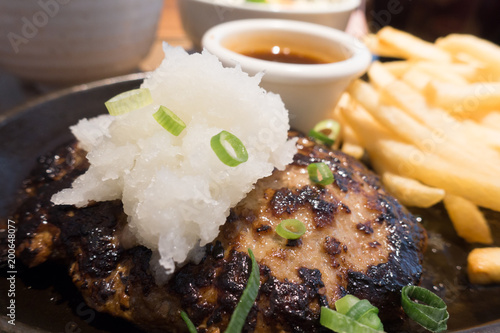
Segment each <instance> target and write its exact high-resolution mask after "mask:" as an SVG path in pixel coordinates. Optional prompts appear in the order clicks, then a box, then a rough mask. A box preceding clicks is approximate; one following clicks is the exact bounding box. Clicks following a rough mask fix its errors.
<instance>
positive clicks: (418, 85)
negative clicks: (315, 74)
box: [334, 27, 500, 283]
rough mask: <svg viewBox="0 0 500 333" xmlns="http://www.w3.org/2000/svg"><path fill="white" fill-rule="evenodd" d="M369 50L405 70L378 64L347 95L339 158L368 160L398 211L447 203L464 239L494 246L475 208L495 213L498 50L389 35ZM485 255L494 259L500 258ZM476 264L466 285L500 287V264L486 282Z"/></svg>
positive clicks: (499, 151) (469, 39)
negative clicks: (402, 207)
mask: <svg viewBox="0 0 500 333" xmlns="http://www.w3.org/2000/svg"><path fill="white" fill-rule="evenodd" d="M365 42H366V44H367V45H368V47H369V48H370V49H371V51H372V52H373V53H374V54H377V55H380V56H384V57H391V58H398V59H402V60H398V61H390V62H384V63H381V62H374V63H373V64H372V66H371V67H370V69H369V71H368V78H369V82H366V81H363V80H357V81H355V82H353V83H352V84H351V86H350V87H349V88H348V90H347V92H346V93H345V94H344V96H343V97H342V99H341V101H340V103H339V105H338V107H337V108H336V110H335V111H334V118H335V119H337V120H338V121H339V122H340V123H341V125H342V137H341V139H342V140H343V145H342V148H341V149H342V150H343V151H344V152H346V153H348V154H351V155H353V156H355V157H360V156H362V155H363V154H364V153H365V152H366V153H367V154H368V156H369V158H370V161H371V163H372V165H373V167H374V169H375V170H376V171H377V172H378V173H379V174H380V175H381V178H382V181H383V183H384V185H385V186H386V188H387V189H388V190H389V191H390V192H392V194H394V195H395V196H396V197H397V198H398V199H399V200H400V201H401V202H402V203H403V204H405V205H407V206H416V207H430V206H433V205H435V204H437V203H438V202H441V201H443V203H444V206H445V208H446V210H447V212H448V215H449V217H450V219H451V221H452V223H453V226H454V228H455V230H456V232H457V234H458V235H459V236H460V237H462V238H464V239H465V240H466V241H468V242H471V243H480V244H492V243H493V239H492V235H491V230H490V226H489V225H488V222H487V220H486V219H485V217H484V215H483V213H482V212H481V210H480V209H479V207H485V208H489V209H492V210H496V211H500V177H499V176H500V47H498V46H497V45H495V44H493V43H490V42H488V41H485V40H482V39H479V38H477V37H474V36H471V35H457V34H453V35H449V36H447V37H443V38H440V39H438V40H437V41H436V42H435V43H429V42H426V41H423V40H421V39H419V38H417V37H415V36H412V35H410V34H408V33H405V32H402V31H399V30H396V29H394V28H391V27H385V28H383V29H381V30H380V31H379V32H378V33H377V34H374V35H369V36H368V37H367V38H366V40H365ZM482 250H486V251H490V253H489V258H500V248H494V247H491V248H487V249H482ZM483 257H484V256H483ZM486 257H488V255H487V256H486ZM474 258H481V256H475V257H469V267H468V269H469V277H470V279H471V281H474V282H480V283H491V282H497V283H500V260H493V261H492V263H488V264H487V266H488V268H487V269H493V270H494V271H495V270H496V274H495V273H494V274H490V275H488V274H486V275H487V276H490V278H484V276H485V274H484V270H482V269H478V265H479V266H480V265H483V266H484V264H485V261H484V260H482V261H481V260H479V259H474ZM490 261H491V260H490ZM478 271H481V273H480V274H482V275H481V276H482V277H481V278H478V276H477V273H475V272H478Z"/></svg>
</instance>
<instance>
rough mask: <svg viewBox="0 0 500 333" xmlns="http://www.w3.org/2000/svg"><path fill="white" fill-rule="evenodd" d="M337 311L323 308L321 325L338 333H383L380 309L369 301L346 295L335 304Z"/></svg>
mask: <svg viewBox="0 0 500 333" xmlns="http://www.w3.org/2000/svg"><path fill="white" fill-rule="evenodd" d="M335 308H336V309H337V311H334V310H331V309H328V308H326V307H322V308H321V316H320V323H321V325H323V326H325V327H327V328H329V329H331V330H333V331H335V332H338V333H342V332H345V333H351V332H352V333H358V332H361V333H365V332H366V333H374V332H383V330H384V326H383V325H382V322H381V321H380V318H379V317H378V309H377V308H376V307H375V306H373V305H371V304H370V302H369V301H367V300H360V299H359V298H357V297H356V296H353V295H346V296H344V297H342V298H341V299H339V300H337V301H336V302H335Z"/></svg>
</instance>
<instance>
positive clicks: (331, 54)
mask: <svg viewBox="0 0 500 333" xmlns="http://www.w3.org/2000/svg"><path fill="white" fill-rule="evenodd" d="M223 44H224V46H225V47H227V48H228V49H230V50H232V51H234V52H236V53H239V54H241V55H244V56H247V57H251V58H255V59H260V60H266V61H272V62H279V63H286V64H302V65H320V64H331V63H335V62H339V61H344V60H346V59H347V58H348V57H349V56H348V55H346V54H345V52H344V53H343V52H342V50H341V49H339V46H338V45H332V43H331V42H329V41H325V40H320V39H318V38H316V39H314V38H310V37H309V36H302V35H300V34H286V33H274V34H273V33H271V34H269V33H267V34H264V33H248V34H246V35H238V38H234V37H233V38H227V39H226V40H225V41H224V42H223Z"/></svg>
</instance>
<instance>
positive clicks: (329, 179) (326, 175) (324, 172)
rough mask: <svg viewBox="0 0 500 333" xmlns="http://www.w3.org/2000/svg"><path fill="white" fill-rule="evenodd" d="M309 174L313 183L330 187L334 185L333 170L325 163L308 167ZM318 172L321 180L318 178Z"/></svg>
mask: <svg viewBox="0 0 500 333" xmlns="http://www.w3.org/2000/svg"><path fill="white" fill-rule="evenodd" d="M307 172H308V173H309V179H311V181H313V182H315V183H317V184H320V185H329V184H331V183H333V180H334V179H333V173H332V170H330V168H329V167H328V165H326V164H325V163H323V162H320V163H311V164H309V165H308V166H307ZM318 172H319V174H320V176H321V179H319V177H318Z"/></svg>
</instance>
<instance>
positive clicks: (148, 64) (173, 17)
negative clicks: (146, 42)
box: [140, 0, 192, 71]
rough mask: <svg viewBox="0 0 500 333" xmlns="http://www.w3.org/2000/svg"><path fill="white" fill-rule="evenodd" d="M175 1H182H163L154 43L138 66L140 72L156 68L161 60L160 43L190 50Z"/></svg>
mask: <svg viewBox="0 0 500 333" xmlns="http://www.w3.org/2000/svg"><path fill="white" fill-rule="evenodd" d="M177 1H182V0H165V4H164V6H163V11H162V14H161V18H160V22H159V24H158V31H157V33H156V41H155V42H154V44H153V46H152V47H151V51H150V52H149V54H148V56H147V57H146V58H145V59H144V60H143V61H142V63H141V64H140V69H141V70H144V71H150V70H153V69H155V68H156V67H158V65H159V64H160V63H161V60H162V59H163V51H162V43H163V42H164V41H165V42H167V43H169V44H170V45H173V46H182V47H183V48H185V49H186V50H189V49H191V48H192V44H191V42H190V41H189V39H188V38H187V36H186V33H185V32H184V30H183V29H182V24H181V19H180V16H179V9H178V6H177Z"/></svg>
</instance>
